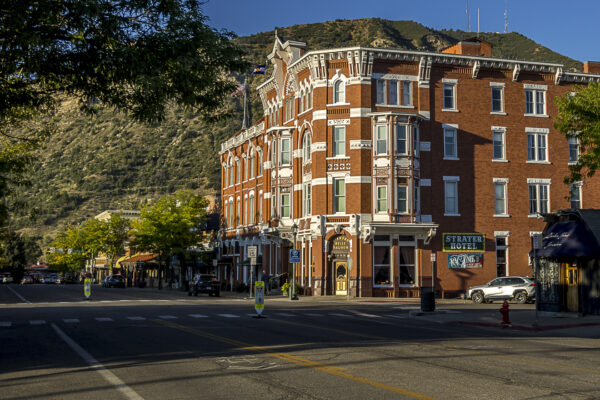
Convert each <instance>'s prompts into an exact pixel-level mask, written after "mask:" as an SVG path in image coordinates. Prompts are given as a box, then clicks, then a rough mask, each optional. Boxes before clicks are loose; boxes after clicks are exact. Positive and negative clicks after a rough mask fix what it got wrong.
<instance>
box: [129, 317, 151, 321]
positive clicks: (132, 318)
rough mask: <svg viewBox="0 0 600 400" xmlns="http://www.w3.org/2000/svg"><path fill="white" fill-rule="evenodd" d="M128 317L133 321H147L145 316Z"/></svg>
mask: <svg viewBox="0 0 600 400" xmlns="http://www.w3.org/2000/svg"><path fill="white" fill-rule="evenodd" d="M127 319H128V320H131V321H145V320H146V318H144V317H127Z"/></svg>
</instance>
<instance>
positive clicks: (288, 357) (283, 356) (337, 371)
mask: <svg viewBox="0 0 600 400" xmlns="http://www.w3.org/2000/svg"><path fill="white" fill-rule="evenodd" d="M153 321H154V322H156V323H157V324H160V325H164V326H167V327H169V328H173V329H177V330H180V331H183V332H187V333H191V334H192V335H196V336H200V337H203V338H206V339H211V340H214V341H217V342H221V343H227V344H230V345H232V346H235V347H239V348H242V349H244V350H252V351H258V352H261V353H263V354H266V355H268V356H269V357H274V358H278V359H280V360H284V361H287V362H290V363H293V364H298V365H302V366H304V367H309V368H314V369H316V370H319V371H322V372H326V373H328V374H331V375H335V376H339V377H341V378H346V379H350V380H353V381H355V382H360V383H364V384H367V385H371V386H375V387H378V388H380V389H384V390H388V391H390V392H394V393H400V394H403V395H405V396H409V397H412V398H415V399H426V400H435V398H433V397H429V396H426V395H423V394H420V393H415V392H411V391H409V390H405V389H401V388H398V387H394V386H389V385H386V384H383V383H380V382H375V381H372V380H370V379H365V378H361V377H358V376H354V375H351V374H349V373H346V372H342V371H341V368H338V367H334V366H331V365H327V364H323V363H320V362H317V361H311V360H308V359H306V358H302V357H299V356H295V355H292V354H289V353H274V352H271V351H269V350H267V348H265V347H262V346H253V345H251V344H248V343H244V342H240V341H238V340H235V339H229V338H226V337H223V336H219V335H213V334H212V333H208V332H204V331H201V330H199V329H195V328H190V327H188V326H185V325H179V324H176V323H173V322H169V321H164V320H158V319H155V320H153Z"/></svg>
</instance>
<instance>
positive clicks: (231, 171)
mask: <svg viewBox="0 0 600 400" xmlns="http://www.w3.org/2000/svg"><path fill="white" fill-rule="evenodd" d="M228 169H229V182H228V183H229V185H228V186H231V185H233V157H229V167H228Z"/></svg>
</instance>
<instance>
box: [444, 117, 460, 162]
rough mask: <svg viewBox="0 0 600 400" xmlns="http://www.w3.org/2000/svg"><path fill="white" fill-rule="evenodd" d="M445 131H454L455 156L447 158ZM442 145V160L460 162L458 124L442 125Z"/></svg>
mask: <svg viewBox="0 0 600 400" xmlns="http://www.w3.org/2000/svg"><path fill="white" fill-rule="evenodd" d="M446 129H453V130H454V147H455V151H456V156H448V155H446ZM442 133H443V136H442V143H443V146H444V157H443V159H444V160H452V161H458V160H460V158H459V157H458V124H442Z"/></svg>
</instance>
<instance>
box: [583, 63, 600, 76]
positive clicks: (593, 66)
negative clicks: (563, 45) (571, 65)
mask: <svg viewBox="0 0 600 400" xmlns="http://www.w3.org/2000/svg"><path fill="white" fill-rule="evenodd" d="M583 72H585V73H586V74H600V61H586V62H584V63H583Z"/></svg>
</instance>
